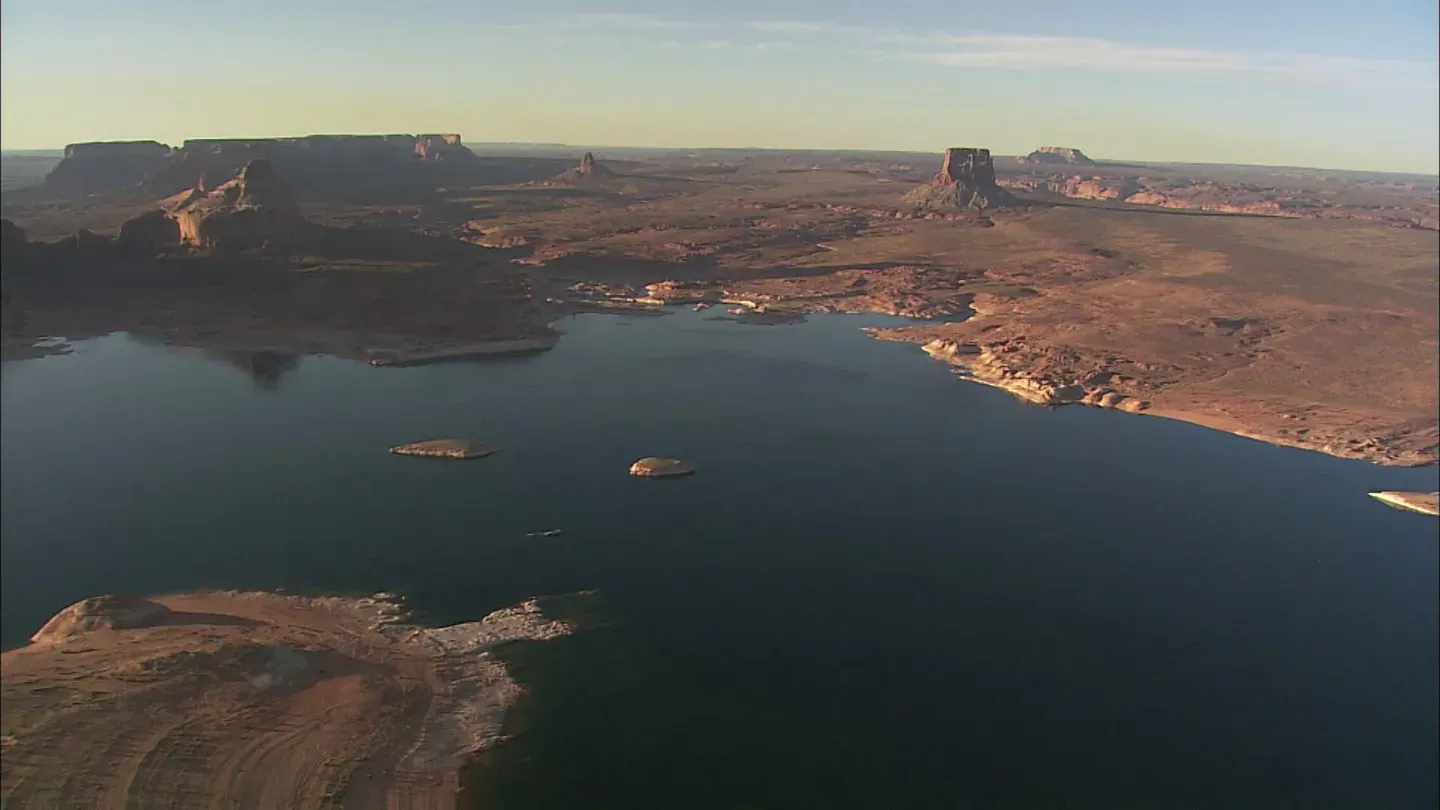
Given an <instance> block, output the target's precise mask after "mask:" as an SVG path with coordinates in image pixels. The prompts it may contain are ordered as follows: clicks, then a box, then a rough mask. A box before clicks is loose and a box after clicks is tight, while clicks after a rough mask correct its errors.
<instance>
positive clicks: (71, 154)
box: [45, 141, 173, 193]
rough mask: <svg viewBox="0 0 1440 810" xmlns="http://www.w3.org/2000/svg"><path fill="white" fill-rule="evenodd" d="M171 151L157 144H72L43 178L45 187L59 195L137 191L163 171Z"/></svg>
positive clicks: (121, 142) (153, 142)
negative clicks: (150, 178)
mask: <svg viewBox="0 0 1440 810" xmlns="http://www.w3.org/2000/svg"><path fill="white" fill-rule="evenodd" d="M172 152H173V150H172V149H171V148H170V147H168V146H166V145H165V144H163V143H159V142H158V141H114V142H109V143H105V142H99V143H72V144H70V145H69V146H67V147H65V158H64V159H63V160H61V161H60V162H59V163H58V164H56V166H55V168H54V169H51V170H50V173H49V174H48V175H46V176H45V185H46V186H48V187H49V188H51V189H53V190H56V191H62V192H81V193H89V192H91V191H93V190H95V189H100V188H104V189H116V190H119V189H139V188H140V187H141V186H142V185H143V184H144V183H145V180H146V179H147V178H148V177H150V176H151V175H153V174H154V173H156V172H158V171H160V170H161V169H163V168H164V167H165V166H166V164H167V163H169V162H170V161H171V159H172V157H171V155H172Z"/></svg>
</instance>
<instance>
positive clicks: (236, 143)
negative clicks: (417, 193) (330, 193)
mask: <svg viewBox="0 0 1440 810" xmlns="http://www.w3.org/2000/svg"><path fill="white" fill-rule="evenodd" d="M175 153H176V156H177V157H179V158H181V159H184V158H187V157H188V158H196V157H202V156H225V155H264V156H268V157H279V158H284V157H289V156H291V155H294V156H314V157H364V158H370V159H377V158H378V159H392V160H393V159H406V158H418V159H421V160H445V159H455V158H466V157H470V158H473V157H475V153H473V152H471V151H470V150H469V149H467V148H465V146H464V145H463V144H462V143H461V140H460V135H459V134H457V133H453V132H452V133H432V134H425V135H305V136H302V137H297V138H193V139H191V140H188V141H185V143H183V144H181V146H180V148H179V149H177V150H175Z"/></svg>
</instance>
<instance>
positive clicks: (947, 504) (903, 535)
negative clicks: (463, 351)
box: [0, 311, 1440, 808]
mask: <svg viewBox="0 0 1440 810" xmlns="http://www.w3.org/2000/svg"><path fill="white" fill-rule="evenodd" d="M883 320H884V319H880V318H873V317H848V316H834V317H825V318H818V319H812V320H811V321H810V322H809V323H807V324H803V325H799V326H786V327H768V328H765V327H754V326H746V325H740V324H734V323H726V322H718V321H711V320H707V319H705V317H704V316H703V315H699V314H695V313H691V312H688V311H682V312H677V313H675V314H672V315H670V316H668V317H664V318H629V319H627V318H617V317H611V316H584V317H581V318H579V319H576V320H573V321H570V322H568V323H567V324H566V325H565V328H566V329H567V331H568V332H569V335H568V336H567V337H566V338H565V339H564V341H563V342H562V343H561V345H560V347H559V348H558V349H556V350H554V351H552V352H549V353H547V354H543V355H538V356H534V357H529V358H523V359H513V360H503V361H491V362H484V363H472V364H450V365H438V366H429V367H422V368H412V369H375V368H370V367H368V366H364V365H360V364H355V363H349V362H343V361H339V360H333V359H327V358H305V359H303V360H302V361H300V362H299V363H298V364H295V365H293V366H292V367H290V368H288V369H287V368H284V367H281V368H280V369H279V370H278V371H277V372H276V373H275V374H272V375H270V376H271V377H272V380H271V382H270V383H268V384H257V382H256V381H255V380H253V379H252V378H251V377H250V376H247V375H246V374H245V373H242V372H241V371H239V370H237V368H236V367H235V366H233V365H232V364H229V363H226V362H223V361H221V360H219V359H217V358H215V357H214V356H207V355H204V354H200V353H196V352H184V351H180V350H175V349H169V348H164V347H159V346H154V345H148V344H145V343H143V342H140V341H137V340H135V339H132V338H128V337H125V336H113V337H109V338H104V339H99V340H94V341H89V342H85V343H82V344H79V350H78V351H77V352H76V353H75V354H73V355H69V356H60V357H50V358H43V359H38V360H29V361H22V362H17V363H7V364H6V365H5V367H4V374H3V386H0V391H3V418H0V431H3V435H0V449H3V470H0V485H3V505H4V506H3V533H0V539H3V544H0V552H3V553H0V580H3V589H0V594H3V611H0V618H3V635H4V638H3V640H4V643H5V645H6V646H7V647H8V646H13V645H15V644H19V643H23V640H24V638H25V636H26V635H28V634H29V633H30V632H32V631H33V630H34V629H35V628H36V627H37V626H39V625H40V624H41V623H43V621H44V620H45V619H46V618H48V617H49V616H50V615H51V614H52V613H54V612H55V611H56V610H58V609H59V608H61V607H63V606H65V605H66V604H69V603H71V602H73V601H75V600H77V599H79V598H82V597H85V596H89V595H93V594H97V593H151V592H159V591H172V590H179V589H191V588H197V587H202V586H224V587H240V588H270V587H289V588H296V589H323V590H336V591H349V592H371V591H376V590H391V591H398V592H401V593H403V594H405V595H406V596H407V597H408V598H409V599H410V601H411V603H412V604H414V605H416V606H417V607H419V608H421V609H422V610H424V611H426V612H427V613H428V614H429V615H431V616H432V617H434V618H435V619H436V620H439V621H450V620H461V619H469V618H475V617H478V616H480V615H483V614H484V613H486V612H487V611H489V610H491V609H494V608H496V607H499V606H503V605H505V604H509V603H513V602H515V601H517V600H519V599H521V598H524V597H526V596H529V595H532V594H545V593H560V592H568V591H573V590H578V589H582V588H597V589H598V590H599V592H600V594H601V596H600V599H599V601H598V602H597V605H598V607H597V608H596V609H597V610H598V611H599V612H600V613H601V614H602V616H603V621H604V624H603V626H599V627H596V628H594V629H593V630H590V631H587V632H586V633H584V634H582V635H580V636H576V637H573V638H571V639H566V640H562V641H559V642H553V643H551V644H547V645H543V646H535V647H530V648H521V649H519V650H518V651H516V652H514V653H513V655H514V658H515V664H516V667H517V669H518V670H519V671H520V672H521V674H522V676H523V677H525V678H526V679H527V680H529V681H530V682H531V683H532V684H533V687H534V688H533V691H532V694H531V699H530V700H529V701H528V702H527V704H526V705H525V706H524V707H523V709H522V711H520V712H518V713H517V714H516V715H515V728H514V730H515V731H517V732H518V733H517V736H516V737H515V739H514V740H512V741H511V742H510V743H508V744H507V745H506V746H502V748H501V749H500V751H499V752H497V753H496V754H495V755H493V756H491V757H489V758H487V759H486V760H485V761H484V762H483V763H482V764H481V766H480V767H479V768H477V771H476V774H473V775H472V776H473V781H474V783H475V784H474V785H472V787H471V789H470V797H471V800H472V801H473V802H475V803H476V804H479V805H481V806H496V807H523V808H548V807H557V808H559V807H565V808H571V807H580V806H589V807H607V808H610V807H617V808H618V807H647V808H648V807H654V808H662V807H663V808H675V807H690V808H706V807H715V808H739V807H749V808H781V807H784V808H789V807H803V808H812V807H813V808H822V807H824V808H830V807H833V808H840V807H856V808H862V807H863V808H879V807H971V808H983V807H1027V808H1028V807H1051V808H1061V807H1065V808H1077V807H1108V808H1132V807H1133V808H1172V807H1173V808H1180V807H1187V808H1188V807H1220V806H1224V807H1266V808H1286V807H1295V808H1302V807H1303V808H1313V807H1346V808H1369V807H1374V808H1408V807H1433V806H1435V803H1436V800H1437V793H1440V789H1437V756H1440V748H1437V742H1436V739H1437V730H1440V729H1437V697H1436V686H1437V678H1440V665H1437V641H1436V636H1437V600H1440V596H1437V578H1440V577H1437V565H1440V560H1437V543H1436V522H1435V521H1434V519H1432V518H1427V517H1424V516H1418V515H1411V514H1406V513H1402V512H1398V511H1395V510H1392V509H1389V508H1386V507H1384V506H1383V505H1381V504H1379V503H1377V502H1375V501H1373V500H1372V499H1370V498H1368V497H1366V495H1365V493H1366V492H1367V491H1368V490H1374V489H1433V488H1434V487H1435V486H1436V475H1437V473H1436V470H1435V469H1434V468H1430V469H1423V470H1394V469H1384V468H1378V467H1373V466H1369V465H1365V464H1361V463H1354V462H1346V461H1342V460H1338V459H1333V458H1329V457H1325V456H1321V455H1318V454H1313V453H1306V452H1303V451H1297V450H1290V449H1284V448H1275V447H1270V446H1267V445H1264V444H1260V443H1257V442H1252V441H1249V440H1246V439H1241V438H1237V437H1233V436H1228V435H1224V434H1221V433H1216V432H1213V431H1208V430H1204V429H1201V428H1198V427H1194V426H1190V425H1185V424H1181V423H1177V422H1171V421H1167V420H1162V419H1154V418H1147V417H1137V416H1132V415H1127V414H1121V413H1115V412H1106V411H1100V410H1095V409H1086V408H1070V409H1061V410H1056V411H1050V410H1045V409H1041V408H1036V407H1033V406H1028V405H1025V404H1023V403H1020V402H1017V401H1015V400H1013V399H1012V398H1010V397H1009V396H1008V395H1006V394H1004V393H1002V392H998V391H994V390H991V389H987V388H984V387H981V386H975V385H970V384H966V383H963V382H959V381H957V380H956V379H955V378H954V377H953V376H952V375H951V374H950V373H949V372H948V371H947V370H946V368H945V367H944V366H943V365H942V364H939V363H936V362H934V361H932V360H930V359H929V358H927V357H925V356H924V355H923V354H922V353H920V352H919V351H918V350H916V349H915V348H914V347H913V346H905V345H899V344H891V343H883V342H879V341H874V340H871V339H870V338H868V337H867V336H865V335H864V334H863V333H861V332H860V331H858V328H859V327H860V326H862V325H866V324H873V323H879V322H882V321H883ZM277 375H278V376H277ZM445 436H459V437H472V438H477V439H481V440H484V441H488V442H493V443H496V444H498V445H500V446H501V447H502V448H503V451H502V452H501V453H499V454H497V455H495V456H493V457H491V458H489V459H486V460H483V461H477V462H473V463H464V464H457V463H443V462H430V461H426V460H417V459H407V458H398V457H394V456H390V455H388V454H387V453H386V452H385V450H386V448H387V447H388V446H390V445H392V444H397V443H401V442H405V441H413V440H417V439H423V438H436V437H445ZM644 455H673V456H679V457H683V458H687V459H691V460H694V461H695V462H696V463H697V464H698V465H699V468H700V472H699V474H698V475H696V476H694V477H693V478H689V479H685V480H675V481H645V480H638V479H633V478H631V477H629V476H627V475H626V469H627V467H628V465H629V464H630V462H631V461H633V460H634V459H636V458H638V457H640V456H644ZM554 528H559V529H562V530H563V533H562V534H560V535H559V536H555V537H548V538H527V537H525V535H526V534H527V533H529V532H535V531H541V530H547V529H554Z"/></svg>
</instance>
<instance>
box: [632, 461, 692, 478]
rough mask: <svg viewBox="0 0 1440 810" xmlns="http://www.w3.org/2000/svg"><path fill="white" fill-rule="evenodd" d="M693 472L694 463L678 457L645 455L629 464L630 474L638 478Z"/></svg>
mask: <svg viewBox="0 0 1440 810" xmlns="http://www.w3.org/2000/svg"><path fill="white" fill-rule="evenodd" d="M694 472H695V465H694V464H692V463H690V462H688V461H682V460H681V459H678V458H659V457H657V456H647V457H645V458H642V459H640V460H639V461H637V462H635V463H634V464H631V465H630V474H631V475H634V476H637V477H640V478H667V477H674V476H679V475H691V474H692V473H694Z"/></svg>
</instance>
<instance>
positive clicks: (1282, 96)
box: [0, 0, 1440, 173]
mask: <svg viewBox="0 0 1440 810" xmlns="http://www.w3.org/2000/svg"><path fill="white" fill-rule="evenodd" d="M0 8H3V21H0V22H3V24H0V38H3V42H0V62H3V64H0V104H3V110H0V145H3V147H4V148H6V149H21V148H45V147H54V146H60V145H63V144H64V143H67V142H71V141H80V140H102V139H120V138H156V139H159V140H163V141H167V142H172V143H173V142H177V141H180V140H183V139H184V138H187V137H203V136H242V135H253V136H261V135H290V134H306V133H316V132H421V131H427V132H428V131H458V132H460V133H462V134H463V135H464V136H465V139H466V140H467V141H470V142H480V141H559V142H566V143H577V144H609V145H638V146H765V147H782V148H786V147H788V148H805V147H810V148H873V149H906V150H925V151H938V150H940V149H943V148H944V147H946V146H950V145H974V146H987V147H989V148H991V149H993V150H995V151H997V152H1000V153H1016V152H1025V151H1029V150H1030V149H1033V148H1035V147H1037V146H1042V145H1062V146H1077V147H1080V148H1081V149H1084V150H1086V151H1087V152H1089V153H1091V154H1093V155H1096V156H1100V157H1107V158H1121V159H1124V158H1128V159H1136V160H1188V161H1215V162H1243V163H1271V164H1288V165H1308V166H1323V167H1330V168H1356V169H1381V170H1393V171H1414V172H1427V173H1435V172H1437V171H1440V123H1437V122H1440V102H1437V98H1440V96H1437V92H1440V91H1437V65H1436V60H1437V55H1436V50H1437V35H1436V29H1437V24H1440V18H1437V4H1436V3H1435V1H1434V0H1371V2H1369V3H1365V4H1358V3H1354V2H1353V0H1348V1H1347V2H1337V0H1316V1H1315V2H1304V3H1302V2H1285V3H1277V2H1269V3H1266V2H1259V1H1255V0H1252V2H1239V1H1238V0H1216V1H1215V2H1208V3H1173V2H1166V1H1165V0H1149V2H1142V1H1141V0H1096V1H1094V2H1087V3H1074V2H1066V1H1064V0H1012V1H1011V2H1009V3H1005V4H991V3H985V4H979V3H975V4H971V3H960V2H954V1H953V0H949V1H947V0H888V2H883V3H879V2H867V3H864V4H858V3H854V4H852V3H843V2H838V1H837V0H828V1H827V0H775V1H774V2H756V1H755V0H737V1H733V2H723V3H722V2H668V3H662V2H654V1H652V2H635V1H634V0H630V1H629V2H627V1H626V0H614V1H613V2H608V3H604V4H596V3H582V2H577V1H576V0H530V2H524V3H514V2H510V3H472V4H465V3H457V2H453V0H451V2H443V3H442V2H435V1H434V0H404V2H399V1H398V0H391V1H390V2H384V3H381V2H372V1H371V0H349V2H339V1H337V0H313V1H312V2H304V1H303V0H290V2H279V1H278V0H249V2H247V3H244V4H191V5H176V4H175V3H174V2H166V3H158V2H148V0H147V1H145V2H122V0H71V2H68V3H64V4H59V3H55V2H53V0H5V3H4V5H3V7H0Z"/></svg>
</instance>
